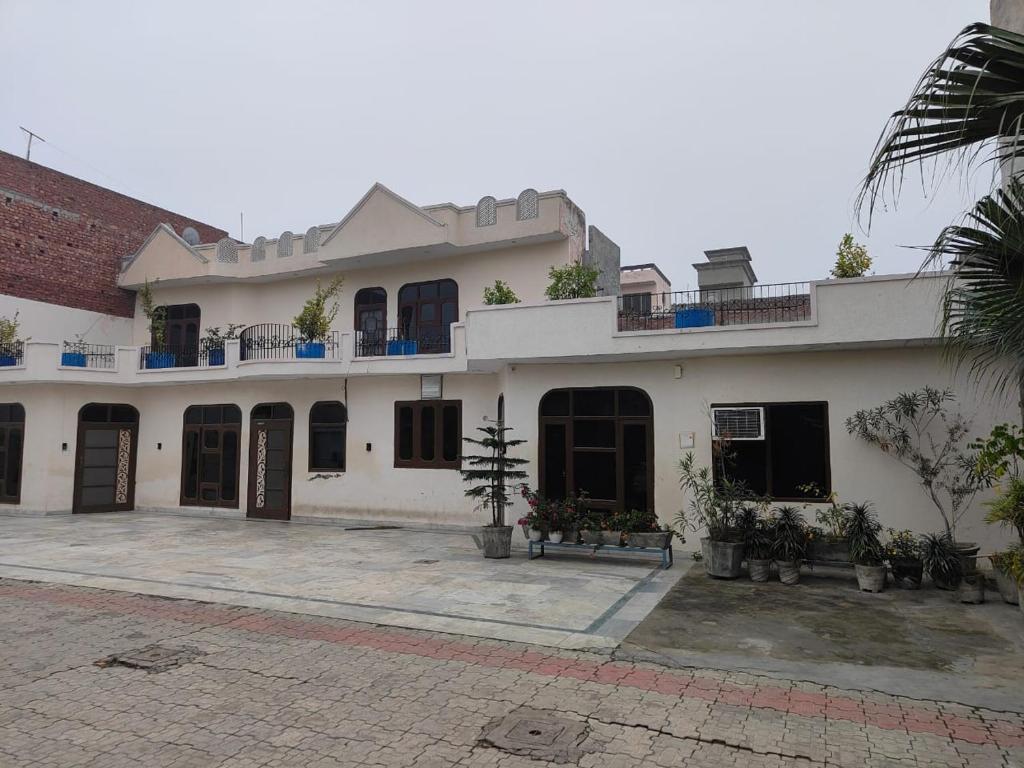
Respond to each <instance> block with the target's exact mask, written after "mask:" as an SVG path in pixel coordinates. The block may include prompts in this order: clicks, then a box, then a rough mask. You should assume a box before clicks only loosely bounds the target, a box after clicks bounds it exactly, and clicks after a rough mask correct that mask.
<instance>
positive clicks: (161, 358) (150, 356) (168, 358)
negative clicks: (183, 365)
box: [146, 352, 178, 368]
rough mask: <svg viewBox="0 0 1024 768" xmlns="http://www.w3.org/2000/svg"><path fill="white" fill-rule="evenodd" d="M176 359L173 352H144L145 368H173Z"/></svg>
mask: <svg viewBox="0 0 1024 768" xmlns="http://www.w3.org/2000/svg"><path fill="white" fill-rule="evenodd" d="M177 361H178V360H177V357H175V355H174V353H173V352H147V353H146V368H173V367H174V364H175V363H176V362H177Z"/></svg>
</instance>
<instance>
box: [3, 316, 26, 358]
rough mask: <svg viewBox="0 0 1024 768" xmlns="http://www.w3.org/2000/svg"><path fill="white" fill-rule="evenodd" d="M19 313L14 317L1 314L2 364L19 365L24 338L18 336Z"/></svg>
mask: <svg viewBox="0 0 1024 768" xmlns="http://www.w3.org/2000/svg"><path fill="white" fill-rule="evenodd" d="M19 325H20V323H19V322H18V313H17V312H15V313H14V316H13V317H5V316H4V315H0V366H10V365H17V364H18V358H19V357H21V345H22V340H21V339H20V338H18V327H19Z"/></svg>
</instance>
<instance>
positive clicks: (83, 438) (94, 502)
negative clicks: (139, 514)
mask: <svg viewBox="0 0 1024 768" xmlns="http://www.w3.org/2000/svg"><path fill="white" fill-rule="evenodd" d="M137 442H138V424H89V423H85V422H80V423H79V425H78V450H77V454H76V461H75V465H76V466H75V499H74V506H73V508H72V509H73V511H74V512H126V511H129V510H132V509H134V508H135V459H136V444H137Z"/></svg>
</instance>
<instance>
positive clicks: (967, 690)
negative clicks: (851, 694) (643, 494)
mask: <svg viewBox="0 0 1024 768" xmlns="http://www.w3.org/2000/svg"><path fill="white" fill-rule="evenodd" d="M677 566H682V567H689V572H688V573H687V574H686V576H685V577H683V578H682V579H680V580H679V582H678V583H677V584H676V586H675V587H674V588H673V589H672V590H671V591H670V592H669V593H668V594H667V595H666V596H665V598H664V599H663V600H662V602H661V603H660V604H659V605H658V607H657V608H656V609H655V610H654V611H653V612H652V613H651V614H650V615H649V616H648V617H647V618H646V619H644V621H643V622H642V623H641V624H640V625H639V626H638V627H637V628H636V629H635V630H634V631H633V632H632V633H631V634H630V635H629V637H628V638H627V639H626V641H625V643H624V644H623V646H622V647H621V648H620V650H619V651H618V652H617V655H618V656H620V657H622V658H636V659H649V660H657V661H660V662H662V663H669V664H672V665H675V666H699V667H714V668H716V669H724V670H732V671H745V672H753V673H758V674H768V675H777V676H779V677H790V678H793V677H795V678H797V679H800V680H810V681H813V682H816V683H819V684H822V685H835V686H841V687H847V688H857V689H859V690H877V691H884V692H887V693H896V694H899V695H903V696H911V697H920V698H930V699H942V700H946V701H955V702H960V703H962V704H966V705H969V706H984V707H991V708H993V709H1006V710H1011V711H1021V710H1022V709H1024V616H1022V615H1021V612H1020V609H1019V608H1018V607H1017V606H1014V605H1008V604H1005V603H1003V602H1002V600H1001V599H1000V597H999V594H998V593H997V592H988V593H986V599H987V602H986V603H985V604H983V605H963V604H961V603H959V602H956V600H955V594H953V593H950V592H942V591H939V590H937V589H934V588H932V587H931V586H930V585H928V584H927V583H926V585H925V587H924V588H923V589H921V590H914V591H907V590H902V589H897V588H895V587H893V586H891V585H890V588H889V589H887V590H886V591H885V592H883V593H881V594H868V593H863V592H859V591H858V590H857V586H856V579H855V578H854V575H853V573H852V572H851V571H849V570H840V569H823V568H817V569H815V570H814V571H809V570H807V569H805V570H804V572H803V574H802V576H801V581H800V584H799V585H798V586H795V587H785V586H783V585H782V584H780V583H779V582H778V581H777V580H775V581H772V582H769V583H767V584H754V583H752V582H750V581H749V580H748V579H747V578H746V577H744V578H742V579H739V580H736V581H723V580H717V579H711V578H709V577H707V576H706V575H705V573H704V569H703V565H702V564H700V563H692V562H691V563H686V562H683V561H682V560H681V559H680V560H677Z"/></svg>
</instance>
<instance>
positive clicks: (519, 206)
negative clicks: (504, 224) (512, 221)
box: [516, 189, 540, 221]
mask: <svg viewBox="0 0 1024 768" xmlns="http://www.w3.org/2000/svg"><path fill="white" fill-rule="evenodd" d="M539 206H540V198H539V196H538V195H537V190H536V189H524V190H523V191H522V192H520V193H519V197H517V198H516V221H525V220H526V219H536V218H537V216H538V214H539V213H540V207H539Z"/></svg>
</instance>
